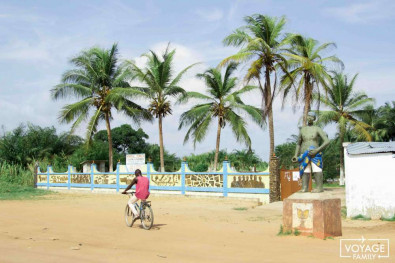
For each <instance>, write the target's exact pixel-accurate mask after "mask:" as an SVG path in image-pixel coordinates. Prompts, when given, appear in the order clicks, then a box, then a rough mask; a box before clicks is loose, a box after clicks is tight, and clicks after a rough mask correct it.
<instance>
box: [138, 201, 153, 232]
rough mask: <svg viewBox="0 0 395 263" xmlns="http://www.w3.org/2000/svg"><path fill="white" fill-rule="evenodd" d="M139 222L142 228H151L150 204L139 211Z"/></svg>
mask: <svg viewBox="0 0 395 263" xmlns="http://www.w3.org/2000/svg"><path fill="white" fill-rule="evenodd" d="M141 224H142V225H143V228H144V229H147V230H149V229H151V227H152V225H153V224H154V212H153V211H152V208H151V206H144V208H143V209H142V211H141Z"/></svg>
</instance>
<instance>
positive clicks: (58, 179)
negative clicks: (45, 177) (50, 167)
mask: <svg viewBox="0 0 395 263" xmlns="http://www.w3.org/2000/svg"><path fill="white" fill-rule="evenodd" d="M67 182H68V176H67V175H51V176H49V183H51V184H67Z"/></svg>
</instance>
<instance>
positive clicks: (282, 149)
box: [274, 142, 298, 169]
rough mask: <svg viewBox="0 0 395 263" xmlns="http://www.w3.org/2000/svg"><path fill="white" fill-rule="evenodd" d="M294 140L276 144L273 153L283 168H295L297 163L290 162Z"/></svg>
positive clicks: (294, 144) (294, 147)
mask: <svg viewBox="0 0 395 263" xmlns="http://www.w3.org/2000/svg"><path fill="white" fill-rule="evenodd" d="M295 149H296V142H286V143H283V144H280V145H277V146H276V149H275V151H274V152H275V153H276V156H277V157H278V158H279V162H280V167H281V168H284V169H293V168H297V167H298V165H297V164H295V163H293V162H292V157H293V156H294V154H295Z"/></svg>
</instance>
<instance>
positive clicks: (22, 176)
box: [0, 162, 34, 186]
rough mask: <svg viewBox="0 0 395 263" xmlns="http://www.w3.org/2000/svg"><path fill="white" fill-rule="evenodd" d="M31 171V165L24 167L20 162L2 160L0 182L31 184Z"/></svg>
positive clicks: (32, 169) (32, 183) (32, 168)
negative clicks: (12, 162) (13, 162)
mask: <svg viewBox="0 0 395 263" xmlns="http://www.w3.org/2000/svg"><path fill="white" fill-rule="evenodd" d="M33 172H34V167H33V166H32V165H30V166H28V168H24V167H23V166H22V165H20V164H10V163H7V162H2V163H0V183H11V184H18V185H23V186H33V185H34V182H33V179H34V178H33Z"/></svg>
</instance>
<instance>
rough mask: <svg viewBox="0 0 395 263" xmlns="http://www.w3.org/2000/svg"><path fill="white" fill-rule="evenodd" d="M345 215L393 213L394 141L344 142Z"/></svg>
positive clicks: (374, 217) (367, 215) (394, 186)
mask: <svg viewBox="0 0 395 263" xmlns="http://www.w3.org/2000/svg"><path fill="white" fill-rule="evenodd" d="M343 146H346V147H344V166H345V178H346V179H345V180H346V205H347V216H348V217H353V216H357V215H363V216H366V217H371V218H372V219H379V218H381V217H385V218H391V217H393V216H394V214H395V142H358V143H352V144H349V143H345V144H343Z"/></svg>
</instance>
